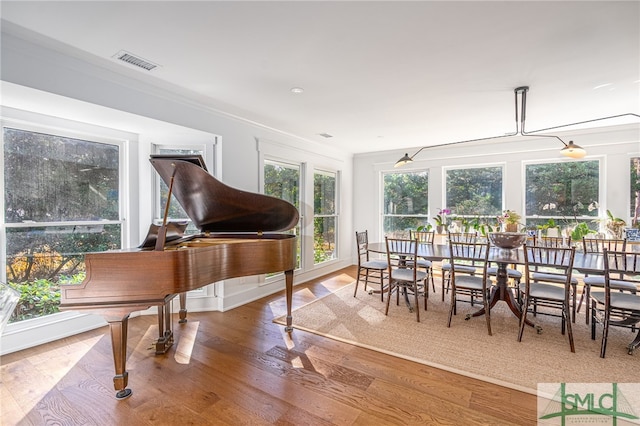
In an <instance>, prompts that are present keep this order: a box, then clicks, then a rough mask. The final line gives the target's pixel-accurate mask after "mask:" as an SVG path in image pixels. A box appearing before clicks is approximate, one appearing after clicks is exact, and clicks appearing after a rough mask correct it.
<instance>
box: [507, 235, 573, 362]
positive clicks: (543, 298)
mask: <svg viewBox="0 0 640 426" xmlns="http://www.w3.org/2000/svg"><path fill="white" fill-rule="evenodd" d="M574 257H575V248H574V247H571V248H568V247H542V246H527V245H525V246H524V260H525V264H524V268H525V273H524V278H525V282H524V283H521V284H520V287H519V291H520V292H521V299H522V300H523V302H522V314H521V316H520V327H519V331H518V342H521V341H522V336H523V334H524V328H525V325H526V321H527V314H528V313H529V311H530V310H531V308H532V306H534V307H535V309H536V311H534V312H536V313H537V314H541V315H542V314H544V315H554V316H559V317H561V319H562V323H561V324H562V325H561V330H562V334H563V335H564V334H565V329H566V332H567V334H568V336H569V346H570V348H571V352H575V351H576V349H575V345H574V342H573V331H572V328H571V274H572V268H573V259H574ZM541 270H543V271H544V272H540V271H541ZM539 308H542V309H544V311H538V309H539ZM550 309H552V310H559V311H560V314H553V313H551V312H549V310H550ZM536 330H537V332H538V334H539V333H541V332H542V328H541V327H539V326H536Z"/></svg>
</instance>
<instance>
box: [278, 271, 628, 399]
mask: <svg viewBox="0 0 640 426" xmlns="http://www.w3.org/2000/svg"><path fill="white" fill-rule="evenodd" d="M354 285H355V283H353V284H350V285H347V286H345V287H343V288H341V289H339V290H337V291H336V292H335V293H331V294H329V295H327V296H325V297H323V298H321V299H318V300H316V301H313V302H311V303H309V304H307V305H305V306H302V307H300V308H298V309H296V310H295V311H294V313H293V326H294V328H296V329H299V330H304V331H308V332H311V333H315V334H318V335H321V336H326V337H328V338H331V339H335V340H339V341H341V342H346V343H349V344H352V345H357V346H360V347H363V348H368V349H371V350H375V351H379V352H383V353H386V354H389V355H393V356H397V357H401V358H405V359H408V360H412V361H415V362H419V363H422V364H425V365H429V366H433V367H437V368H440V369H444V370H447V371H451V372H454V373H458V374H463V375H466V376H470V377H474V378H477V379H481V380H485V381H488V382H492V383H495V384H499V385H502V386H507V387H510V388H514V389H518V390H522V391H525V392H529V393H534V394H535V393H536V388H537V385H538V383H559V382H565V383H612V382H618V383H623V382H632V383H639V382H640V351H637V352H636V353H634V354H633V355H629V354H628V352H627V349H626V346H627V344H628V343H629V342H631V340H633V338H634V336H635V333H633V332H631V331H630V330H628V329H622V328H619V327H612V328H611V329H610V333H609V339H608V346H607V356H606V358H604V359H602V358H600V356H599V354H600V341H601V336H602V327H601V326H598V327H597V336H596V340H591V328H590V326H587V325H586V324H585V318H584V306H583V309H582V311H583V312H581V313H580V314H578V317H577V320H576V323H574V324H573V328H574V330H573V332H574V340H575V345H576V352H575V353H571V351H570V348H569V340H568V338H567V336H566V335H564V336H563V335H562V334H561V329H560V318H557V317H550V316H546V315H538V316H537V317H532V316H530V317H529V318H530V319H531V320H532V321H533V322H534V323H535V324H536V325H539V326H541V327H542V333H541V334H538V333H537V332H536V330H535V329H534V328H532V327H527V328H526V329H525V332H524V337H523V339H522V342H518V341H517V336H518V319H517V318H516V317H515V316H514V315H513V314H512V313H511V311H509V310H508V307H507V306H506V304H505V303H504V302H498V304H497V305H496V306H495V307H494V308H493V309H492V310H491V326H492V332H493V335H492V336H489V335H488V333H487V328H486V322H485V318H484V316H478V317H474V318H471V319H470V320H465V316H466V314H467V313H473V312H475V311H477V310H478V309H479V308H480V306H479V305H478V304H476V305H475V306H474V307H472V306H471V305H470V304H467V303H458V312H457V315H455V316H454V317H453V321H452V324H451V327H450V328H448V327H447V315H448V309H449V299H448V296H447V297H445V301H444V302H442V301H441V295H440V294H432V295H431V297H430V298H429V303H428V310H427V311H426V312H425V311H424V305H423V304H422V299H421V302H420V303H421V304H420V309H421V312H420V320H421V322H420V323H418V322H417V321H416V315H415V313H411V312H409V309H408V308H407V306H406V304H405V303H404V301H403V300H402V299H401V300H400V305H396V304H395V299H394V300H392V303H391V306H390V309H389V315H388V316H385V314H384V311H385V306H386V298H385V302H384V303H383V302H381V301H380V296H379V295H370V294H368V293H366V292H364V291H362V290H360V291H359V292H358V294H357V297H353V291H354ZM361 288H362V287H361ZM274 321H275V322H277V323H280V324H284V318H283V317H280V318H276V319H275V320H274Z"/></svg>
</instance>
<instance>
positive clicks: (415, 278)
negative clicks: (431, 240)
mask: <svg viewBox="0 0 640 426" xmlns="http://www.w3.org/2000/svg"><path fill="white" fill-rule="evenodd" d="M385 243H386V246H387V259H388V261H389V263H388V276H389V294H388V297H387V308H386V310H385V312H384V314H385V315H389V305H390V302H391V297H392V296H393V293H394V292H395V293H396V305H399V304H400V293H402V295H403V297H404V298H405V300H406V303H407V304H408V305H409V311H415V312H416V320H417V321H418V322H420V303H419V295H420V294H423V296H424V309H425V311H426V310H427V300H428V298H429V285H428V283H427V282H426V278H427V273H426V272H424V271H423V270H421V269H420V267H415V265H416V264H417V262H416V261H417V260H418V240H417V239H414V240H408V239H398V238H389V237H385ZM421 290H422V291H421ZM412 294H413V296H414V299H415V308H414V307H413V306H411V302H410V300H409V297H410V296H411V295H412Z"/></svg>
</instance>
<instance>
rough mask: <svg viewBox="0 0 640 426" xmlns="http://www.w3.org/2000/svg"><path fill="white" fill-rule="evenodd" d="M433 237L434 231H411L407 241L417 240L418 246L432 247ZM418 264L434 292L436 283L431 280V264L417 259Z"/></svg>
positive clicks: (428, 261) (426, 260)
mask: <svg viewBox="0 0 640 426" xmlns="http://www.w3.org/2000/svg"><path fill="white" fill-rule="evenodd" d="M435 236H436V233H435V231H412V230H409V239H410V240H415V239H417V240H418V243H419V244H431V245H433V242H434V240H435ZM417 262H418V267H419V268H422V269H424V271H425V272H426V273H427V278H426V281H431V288H432V289H433V292H434V293H435V292H436V283H435V280H434V279H433V262H432V261H430V260H428V259H423V258H419V259H418V260H417ZM425 284H427V282H425Z"/></svg>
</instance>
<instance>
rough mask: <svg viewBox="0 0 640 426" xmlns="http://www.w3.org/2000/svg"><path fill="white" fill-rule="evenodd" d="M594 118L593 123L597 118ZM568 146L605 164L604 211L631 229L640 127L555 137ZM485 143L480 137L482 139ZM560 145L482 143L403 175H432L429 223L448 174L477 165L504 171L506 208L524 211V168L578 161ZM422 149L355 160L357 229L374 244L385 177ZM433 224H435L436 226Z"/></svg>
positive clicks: (522, 140) (426, 157) (444, 151)
mask: <svg viewBox="0 0 640 426" xmlns="http://www.w3.org/2000/svg"><path fill="white" fill-rule="evenodd" d="M594 118H595V117H594ZM553 134H555V135H558V136H560V137H561V138H562V139H563V140H564V141H565V142H568V141H569V140H573V141H574V142H575V143H576V144H578V145H580V146H582V147H584V148H586V150H587V156H586V157H585V159H587V160H588V159H596V158H599V159H602V161H603V163H602V164H603V174H602V175H601V182H602V188H601V189H602V192H601V198H600V200H599V201H600V205H601V207H602V208H603V209H609V210H611V211H612V212H614V213H615V214H616V215H617V216H619V217H622V218H623V219H625V220H627V223H629V218H628V214H629V203H630V194H629V161H630V158H631V157H638V156H640V125H638V124H627V125H619V126H613V127H601V128H597V129H590V130H586V129H583V130H579V131H573V132H562V133H561V132H557V133H553ZM479 137H481V135H479ZM560 148H562V143H561V142H560V141H558V140H557V139H554V138H540V137H538V138H536V137H523V136H518V137H511V138H502V139H495V140H493V141H488V142H483V143H469V144H463V145H455V146H449V147H442V148H429V149H425V150H423V151H422V152H421V153H419V154H418V155H417V156H416V158H415V159H414V162H413V163H410V164H407V165H405V166H403V168H402V170H403V171H407V170H425V169H427V170H428V171H429V210H430V214H429V217H430V218H431V217H433V216H435V215H436V214H437V212H438V209H439V208H443V207H446V206H445V204H444V199H445V194H444V168H445V167H465V166H478V165H504V166H505V178H504V179H505V194H504V196H505V204H506V205H505V208H507V209H511V210H516V211H518V212H523V211H524V198H523V193H524V174H523V170H524V167H523V164H525V163H526V162H540V161H574V160H571V159H566V158H565V157H562V156H561V155H560V154H559V150H560ZM418 149H419V147H418V148H414V149H410V150H407V149H402V150H396V151H386V152H379V153H370V154H359V155H355V157H354V167H353V174H354V188H353V193H354V201H353V206H354V208H353V226H354V228H355V229H356V230H364V229H368V230H369V235H370V239H372V240H374V241H380V240H382V239H383V238H384V235H381V229H382V224H381V214H380V212H381V209H380V205H381V200H380V194H381V173H382V172H383V171H389V170H397V169H394V167H393V166H394V164H395V162H396V161H397V160H398V159H400V158H401V157H402V156H403V155H404V153H405V152H408V153H409V155H410V156H411V155H412V154H413V153H415V152H416V151H417V150H418ZM432 224H433V222H432Z"/></svg>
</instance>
